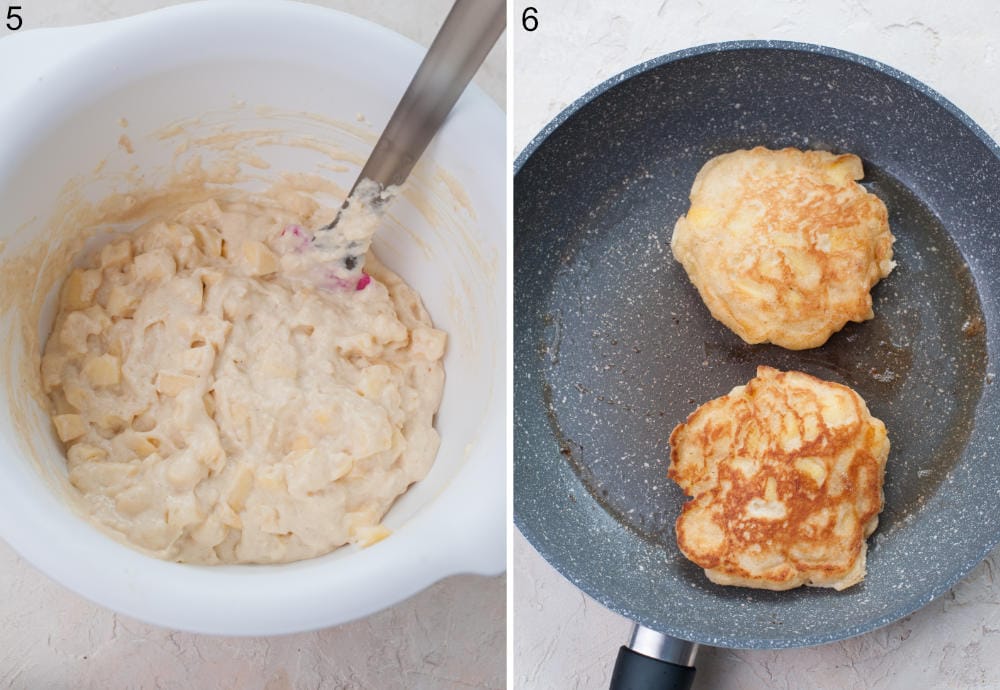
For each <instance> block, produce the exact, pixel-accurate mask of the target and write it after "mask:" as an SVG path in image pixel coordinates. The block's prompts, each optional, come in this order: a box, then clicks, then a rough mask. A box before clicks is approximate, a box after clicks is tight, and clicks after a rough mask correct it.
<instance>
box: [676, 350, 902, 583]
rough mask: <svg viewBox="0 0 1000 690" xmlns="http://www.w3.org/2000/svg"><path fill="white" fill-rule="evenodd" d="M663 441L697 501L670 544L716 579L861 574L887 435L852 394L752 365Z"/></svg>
mask: <svg viewBox="0 0 1000 690" xmlns="http://www.w3.org/2000/svg"><path fill="white" fill-rule="evenodd" d="M670 446H671V455H670V458H671V460H670V469H669V475H670V478H671V479H673V480H674V481H676V482H677V483H678V484H679V485H680V487H681V488H682V489H683V490H684V493H686V494H687V495H688V496H691V497H692V500H691V501H689V502H688V503H686V504H685V505H684V508H683V509H682V511H681V515H680V517H678V518H677V545H678V547H680V550H681V551H682V552H683V553H684V555H685V556H687V558H688V559H690V560H692V561H694V562H695V563H696V564H698V565H699V566H701V567H702V568H704V569H705V574H706V575H707V576H708V578H709V579H710V580H711V581H712V582H715V583H718V584H722V585H739V586H743V587H755V588H761V589H772V590H782V589H791V588H793V587H798V586H800V585H804V584H805V585H814V586H818V587H833V588H834V589H838V590H840V589H844V588H846V587H850V586H851V585H854V584H856V583H858V582H860V581H861V579H862V578H863V577H864V576H865V560H866V553H867V544H866V543H865V538H866V537H868V535H870V534H871V533H872V532H873V531H874V530H875V527H876V525H877V524H878V515H879V513H880V512H881V510H882V504H883V496H882V480H883V476H884V473H885V463H886V458H887V457H888V455H889V439H888V437H887V435H886V430H885V425H884V424H883V423H882V422H881V421H880V420H878V419H876V418H875V417H873V416H872V415H871V414H870V413H869V411H868V407H867V406H866V405H865V402H864V400H862V399H861V396H859V395H858V394H857V393H855V392H854V391H853V390H851V389H850V388H848V387H847V386H842V385H840V384H837V383H830V382H828V381H823V380H820V379H817V378H815V377H813V376H809V375H808V374H803V373H801V372H797V371H789V372H780V371H777V370H776V369H772V368H770V367H759V368H758V369H757V377H756V378H754V379H753V380H751V381H750V382H749V383H748V384H746V385H745V386H737V387H736V388H734V389H733V390H732V391H731V392H730V393H729V394H728V395H724V396H722V397H721V398H716V399H715V400H712V401H710V402H707V403H705V404H704V405H702V406H701V407H699V408H698V409H697V410H695V411H694V412H693V413H692V414H691V416H689V417H688V418H687V420H686V421H685V422H683V423H682V424H678V425H677V428H675V429H674V431H673V434H671V436H670Z"/></svg>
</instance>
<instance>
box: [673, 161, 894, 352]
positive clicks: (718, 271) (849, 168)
mask: <svg viewBox="0 0 1000 690" xmlns="http://www.w3.org/2000/svg"><path fill="white" fill-rule="evenodd" d="M863 176H864V171H863V169H862V165H861V160H860V159H859V158H858V157H857V156H855V155H852V154H844V155H834V154H832V153H827V152H825V151H799V150H797V149H792V148H787V149H782V150H780V151H772V150H769V149H766V148H763V147H757V148H755V149H752V150H741V151H733V152H732V153H726V154H723V155H721V156H717V157H715V158H713V159H711V160H710V161H708V162H707V163H706V164H705V165H704V166H703V167H702V169H701V170H700V171H699V172H698V175H697V176H696V178H695V181H694V185H693V187H692V188H691V207H690V209H689V210H688V212H687V214H686V215H684V216H681V218H680V219H678V221H677V223H676V225H675V227H674V232H673V238H672V240H671V248H672V249H673V253H674V256H675V257H676V259H677V260H678V261H680V262H681V264H682V265H683V266H684V269H685V271H687V274H688V276H689V277H690V279H691V281H692V282H693V283H694V285H695V286H696V287H697V288H698V291H699V293H700V294H701V297H702V299H703V300H704V302H705V304H706V306H707V307H708V309H709V311H710V312H711V313H712V316H714V317H715V318H716V319H718V320H719V321H721V322H722V323H724V324H725V325H726V326H728V327H729V328H730V329H731V330H733V331H734V332H735V333H736V334H737V335H739V336H740V337H741V338H742V339H743V340H745V341H746V342H748V343H763V342H771V343H774V344H776V345H780V346H782V347H786V348H789V349H792V350H801V349H805V348H812V347H818V346H820V345H822V344H823V343H825V342H826V341H827V339H828V338H829V337H830V335H831V334H833V333H835V332H836V331H839V330H840V329H841V328H843V327H844V324H846V323H847V322H848V321H864V320H866V319H870V318H872V317H873V316H874V313H873V311H872V300H871V295H870V294H869V293H870V290H871V288H872V287H873V286H874V285H875V284H876V283H877V282H878V281H879V280H880V279H882V278H884V277H885V276H887V275H889V272H890V271H891V270H892V268H893V266H894V265H895V264H894V263H893V261H892V243H893V241H894V238H893V236H892V234H891V233H890V231H889V221H888V213H887V211H886V208H885V204H883V203H882V201H881V200H880V199H879V198H878V197H876V196H875V195H873V194H869V193H868V192H867V191H866V190H865V188H864V187H862V186H861V185H859V184H857V182H856V181H855V180H860V179H861V178H862V177H863Z"/></svg>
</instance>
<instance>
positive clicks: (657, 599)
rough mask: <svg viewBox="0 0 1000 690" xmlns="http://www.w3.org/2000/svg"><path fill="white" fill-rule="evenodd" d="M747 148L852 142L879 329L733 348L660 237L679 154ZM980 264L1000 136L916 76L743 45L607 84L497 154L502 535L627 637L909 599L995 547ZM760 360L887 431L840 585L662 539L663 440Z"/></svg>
mask: <svg viewBox="0 0 1000 690" xmlns="http://www.w3.org/2000/svg"><path fill="white" fill-rule="evenodd" d="M758 144H759V145H765V146H768V147H770V148H781V147H785V146H794V147H798V148H803V149H824V150H831V151H835V152H851V153H855V154H857V155H859V156H860V157H861V158H862V160H863V162H864V166H865V172H866V177H865V179H864V180H863V181H862V183H863V184H864V185H865V186H866V187H867V188H868V189H869V191H871V192H873V193H875V194H877V195H878V196H879V197H880V198H881V199H882V200H883V201H884V202H885V203H886V206H887V207H888V209H889V221H890V225H891V228H892V231H893V234H894V235H895V236H896V238H897V241H896V244H895V248H894V252H895V258H896V260H897V262H898V266H897V267H896V269H895V270H894V271H893V273H892V274H891V275H890V276H889V277H888V278H887V279H885V280H883V281H882V282H881V283H879V285H877V286H876V287H875V289H874V291H873V299H874V308H875V318H874V319H873V320H870V321H867V322H865V323H851V324H848V325H847V326H846V327H845V328H844V329H843V330H842V331H840V332H839V333H836V334H834V335H833V336H832V337H831V338H830V340H829V341H828V342H827V343H826V344H825V345H824V346H822V347H820V348H816V349H813V350H805V351H799V352H793V351H788V350H783V349H781V348H778V347H774V346H770V345H755V346H751V345H746V344H745V343H743V341H741V340H740V339H739V338H738V337H737V336H736V335H735V334H733V333H731V332H730V331H729V330H727V329H726V328H725V327H724V326H722V325H721V324H720V323H718V322H717V321H715V320H714V319H713V318H712V317H711V316H710V315H709V313H708V310H707V309H706V307H705V306H704V304H703V303H702V301H701V299H700V298H699V296H698V293H697V291H696V290H695V288H694V287H693V286H692V285H691V283H690V282H689V280H688V278H687V276H686V275H685V273H684V271H683V269H682V267H681V266H680V264H678V263H677V262H676V261H675V260H674V259H673V257H672V255H671V252H670V247H669V242H670V235H671V232H672V229H673V224H674V222H675V220H676V219H677V218H678V217H679V216H680V215H681V214H682V213H684V212H685V211H686V210H687V206H688V199H687V196H688V192H689V191H690V188H691V183H692V182H693V180H694V176H695V173H696V172H697V171H698V169H699V168H700V167H701V166H702V165H703V164H704V163H705V162H706V161H707V160H708V159H710V158H711V157H713V156H715V155H718V154H721V153H724V152H726V151H731V150H734V149H738V148H749V147H752V146H755V145H758ZM998 276H1000V149H998V148H997V145H996V144H995V143H994V142H993V141H991V140H990V138H989V137H988V136H987V135H986V133H985V132H983V131H982V129H980V128H979V127H978V126H977V125H976V124H975V123H973V122H972V121H971V120H970V119H969V118H968V117H967V116H966V115H964V114H963V113H962V112H961V111H959V110H958V109H957V108H956V107H955V106H954V105H952V104H951V103H949V102H948V101H947V100H945V99H944V98H943V97H942V96H940V95H939V94H937V93H935V92H934V91H933V90H931V89H929V88H928V87H926V86H925V85H923V84H921V83H920V82H918V81H916V80H914V79H912V78H911V77H909V76H907V75H905V74H902V73H900V72H898V71H896V70H895V69H892V68H891V67H888V66H886V65H883V64H880V63H877V62H874V61H872V60H869V59H866V58H863V57H859V56H857V55H852V54H849V53H845V52H842V51H839V50H834V49H831V48H827V47H820V46H814V45H806V44H800V43H787V42H774V41H748V42H731V43H721V44H713V45H707V46H702V47H697V48H692V49H689V50H683V51H681V52H677V53H672V54H669V55H666V56H663V57H660V58H656V59H654V60H651V61H649V62H646V63H644V64H641V65H638V66H637V67H634V68H632V69H630V70H628V71H626V72H624V73H622V74H620V75H618V76H616V77H614V78H612V79H609V80H608V81H606V82H604V83H603V84H601V85H600V86H598V87H596V88H595V89H593V90H592V91H590V92H589V93H587V94H586V95H585V96H583V97H582V98H580V99H579V100H578V101H576V102H575V103H573V104H572V105H571V106H570V107H568V108H567V109H566V110H565V111H563V112H562V113H561V114H560V115H559V116H558V117H557V118H556V119H555V120H554V121H553V122H551V123H550V124H549V125H548V126H546V127H545V129H544V130H543V131H542V132H541V133H540V134H539V135H538V136H537V137H536V138H535V139H534V140H533V141H532V142H531V143H530V144H529V146H528V147H527V148H526V149H525V150H524V151H523V152H522V154H521V155H520V156H519V157H518V159H517V161H516V162H515V181H514V519H515V523H516V525H517V527H518V529H520V530H521V532H522V533H523V534H524V535H525V537H527V539H528V540H529V541H530V542H531V544H532V545H533V546H534V547H535V548H536V549H537V550H538V551H539V553H540V554H541V555H542V556H543V557H544V558H545V559H546V560H547V561H548V562H549V563H551V564H552V565H553V566H554V567H555V568H556V569H557V570H558V571H559V572H561V573H562V574H563V575H564V576H565V577H566V578H568V579H569V580H570V581H572V582H573V583H574V584H575V585H576V586H577V587H579V588H580V589H582V590H583V591H584V592H586V593H587V594H589V595H590V596H591V597H593V598H594V599H596V600H597V601H599V602H600V603H602V604H603V605H605V606H606V607H608V608H610V609H612V610H614V611H616V612H618V613H620V614H622V615H624V616H626V617H628V618H630V619H632V620H633V621H635V622H636V623H638V624H639V625H640V626H643V627H642V628H640V629H639V630H640V632H642V631H643V630H645V629H646V628H648V629H651V630H653V631H658V632H660V633H663V634H665V635H667V636H671V637H672V638H677V639H679V640H686V641H691V642H695V643H702V644H709V645H716V646H724V647H738V648H779V647H795V646H806V645H815V644H820V643H825V642H831V641H834V640H839V639H843V638H846V637H849V636H852V635H858V634H861V633H864V632H867V631H869V630H872V629H874V628H877V627H879V626H882V625H885V624H887V623H890V622H892V621H894V620H896V619H898V618H901V617H903V616H905V615H907V614H909V613H911V612H913V611H914V610H916V609H918V608H919V607H921V606H923V605H924V604H926V603H928V602H929V601H931V600H932V599H933V598H934V597H936V596H938V595H940V594H942V593H943V592H945V591H946V590H948V589H949V588H950V587H951V586H952V585H954V584H955V583H956V582H957V581H958V580H959V579H960V578H961V577H963V576H964V575H965V574H966V573H968V572H969V570H971V569H972V568H973V567H974V566H975V565H976V564H977V563H978V562H979V561H980V560H981V559H982V558H983V557H984V556H985V555H986V554H987V553H988V552H989V551H990V550H991V549H992V548H993V547H994V546H995V545H996V544H997V543H998V541H1000V510H997V508H996V505H997V501H998V498H1000V462H998V459H1000V458H998V453H997V452H996V450H995V447H996V444H997V443H998V440H1000V438H998V437H1000V431H998V422H1000V391H998V388H1000V382H995V381H994V376H995V373H996V368H997V367H996V363H997V361H998V356H1000V352H998V349H1000V339H998V335H997V333H998V328H1000V311H998V300H997V299H996V297H997V295H996V292H997V290H998V289H1000V285H998V280H1000V278H998ZM759 364H766V365H770V366H772V367H775V368H778V369H781V370H788V369H797V370H800V371H805V372H807V373H811V374H814V375H816V376H818V377H820V378H823V379H826V380H830V381H836V382H839V383H844V384H847V385H849V386H851V387H852V388H854V389H855V390H856V391H858V392H859V393H860V394H861V395H862V396H863V397H864V399H865V400H866V401H867V403H868V405H869V407H870V409H871V411H872V413H873V414H874V415H875V416H877V417H879V418H880V419H882V420H883V421H884V422H885V423H886V426H887V428H888V430H889V437H890V440H891V442H892V451H891V453H890V456H889V461H888V467H887V473H886V482H885V510H884V511H883V513H882V515H881V520H880V524H879V527H878V530H877V531H876V532H875V534H874V535H873V536H872V537H871V538H870V539H869V551H868V574H867V577H866V578H865V580H864V581H863V583H861V584H859V585H856V586H854V587H851V588H849V589H847V590H846V591H843V592H835V591H833V590H828V589H816V588H807V587H806V588H800V589H797V590H792V591H787V592H768V591H761V590H750V589H743V588H729V587H722V586H717V585H714V584H712V583H711V582H709V581H708V580H707V579H706V577H705V576H704V574H703V572H702V571H701V569H700V568H698V567H697V566H695V565H694V564H692V563H690V562H689V561H687V560H686V559H685V558H684V557H683V556H682V555H681V554H680V552H679V551H678V549H677V546H676V542H675V536H674V521H675V520H676V518H677V515H678V514H679V512H680V508H681V505H682V504H683V502H684V501H685V497H684V496H683V494H682V492H681V491H680V489H679V488H678V487H677V486H675V485H674V484H673V483H672V482H671V481H670V480H668V479H667V476H666V469H667V464H668V461H669V454H670V449H669V444H668V436H669V434H670V431H671V429H672V428H673V427H674V425H675V424H677V423H678V422H680V421H682V420H683V419H685V417H686V416H687V415H688V414H689V413H690V412H692V411H693V410H694V409H695V407H697V406H698V405H700V404H701V403H703V402H705V401H707V400H710V399H712V398H715V397H717V396H720V395H723V394H725V393H727V392H728V391H729V390H730V389H732V388H733V387H734V386H737V385H740V384H743V383H746V382H747V381H748V380H750V379H751V378H752V377H753V376H754V373H755V370H756V367H757V365H759ZM640 636H641V635H640ZM665 639H666V638H665ZM623 649H624V648H623ZM623 653H624V652H623ZM644 658H645V657H644ZM626 661H627V660H626ZM619 664H620V665H621V664H622V659H621V657H620V658H619ZM626 670H627V669H626ZM687 682H689V680H688V681H687ZM677 687H681V685H678V686H677Z"/></svg>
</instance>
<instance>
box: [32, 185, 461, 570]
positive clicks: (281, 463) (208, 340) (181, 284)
mask: <svg viewBox="0 0 1000 690" xmlns="http://www.w3.org/2000/svg"><path fill="white" fill-rule="evenodd" d="M301 221H302V218H301V216H297V215H296V213H295V212H294V211H292V210H289V209H286V208H284V207H282V206H281V205H280V204H277V203H275V204H269V203H267V202H265V201H260V200H258V201H254V202H250V201H241V200H208V201H204V202H200V203H197V204H195V205H193V206H190V207H188V208H185V209H182V210H180V211H179V212H177V213H176V214H174V215H173V216H172V217H168V218H165V219H163V220H161V221H156V222H151V223H147V224H146V225H144V226H142V227H140V228H139V229H138V230H136V231H135V232H133V233H132V234H130V235H128V236H125V237H122V238H120V239H117V240H115V241H113V242H111V243H110V244H107V245H105V246H104V247H103V248H101V249H100V250H99V251H97V252H94V253H92V254H91V255H90V256H88V257H86V259H85V262H84V264H83V266H84V267H83V268H77V269H75V270H73V272H72V273H71V274H70V275H69V277H68V278H67V279H66V282H65V284H64V286H63V289H62V293H61V297H60V303H59V311H58V315H57V317H56V320H55V325H54V327H53V330H52V334H51V336H50V337H49V339H48V342H47V344H46V347H45V353H44V356H43V358H42V382H43V386H44V389H45V392H46V394H47V395H48V396H49V399H50V402H51V407H52V415H53V416H52V419H53V423H54V425H55V428H56V431H57V433H58V435H59V438H60V439H61V440H62V441H63V442H64V443H65V446H66V456H67V462H68V466H69V478H70V482H71V483H72V484H73V486H75V487H76V488H77V489H78V490H79V491H80V492H81V494H82V497H83V502H84V505H85V506H86V508H87V510H88V511H89V512H90V514H91V517H92V518H93V520H95V521H97V522H99V523H101V524H102V525H104V526H106V527H108V528H110V529H112V530H114V531H115V532H118V533H120V534H121V535H123V536H124V538H125V539H127V540H128V542H130V543H131V544H133V545H135V546H136V547H139V548H141V549H143V550H145V551H147V552H151V553H152V554H154V555H156V556H158V557H160V558H165V559H170V560H176V561H183V562H191V563H276V562H287V561H294V560H299V559H303V558H310V557H313V556H317V555H320V554H324V553H327V552H329V551H331V550H333V549H335V548H337V547H339V546H341V545H343V544H347V543H356V544H361V545H368V544H372V543H374V542H376V541H378V540H379V539H381V538H383V537H385V536H386V535H388V530H386V529H385V528H384V527H383V526H382V525H381V520H382V517H383V516H384V514H385V513H386V511H387V510H388V509H389V507H390V506H391V505H392V503H393V501H395V499H396V498H397V497H398V496H399V495H400V494H402V493H403V492H405V491H406V489H407V487H409V486H410V485H411V484H412V483H413V482H416V481H418V480H420V479H422V478H423V477H424V476H425V475H426V474H427V472H428V470H429V469H430V467H431V464H432V463H433V461H434V457H435V455H436V453H437V450H438V445H439V437H438V434H437V432H436V431H435V429H434V426H433V422H434V415H435V413H436V412H437V409H438V406H439V404H440V401H441V393H442V388H443V385H444V369H443V366H442V362H441V360H442V357H443V355H444V350H445V343H446V335H445V333H444V332H443V331H440V330H437V329H435V328H434V327H433V325H432V323H431V319H430V317H429V315H428V314H427V311H426V310H425V309H424V307H423V305H422V303H421V300H420V297H419V296H418V295H417V293H416V292H414V290H412V289H411V288H410V287H409V286H407V285H406V284H405V283H404V282H403V281H402V280H401V279H400V278H399V277H398V276H396V275H395V274H394V273H392V272H391V271H389V270H388V269H387V268H385V267H384V266H383V265H382V264H381V263H379V261H378V260H377V259H376V258H375V257H374V256H372V255H371V254H369V255H368V257H367V261H366V262H365V263H364V270H363V271H362V270H361V269H360V267H353V266H352V267H351V270H349V271H345V270H344V269H345V267H344V266H343V265H342V264H339V265H338V264H331V262H330V261H329V257H327V256H325V253H324V252H323V251H322V250H316V249H314V248H313V247H312V236H311V234H310V233H308V232H307V231H305V230H303V228H302V225H301Z"/></svg>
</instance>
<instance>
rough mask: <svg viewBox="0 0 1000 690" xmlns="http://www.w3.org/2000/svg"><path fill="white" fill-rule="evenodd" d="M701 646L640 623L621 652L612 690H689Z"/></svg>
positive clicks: (616, 665)
mask: <svg viewBox="0 0 1000 690" xmlns="http://www.w3.org/2000/svg"><path fill="white" fill-rule="evenodd" d="M697 653H698V645H696V644H694V643H691V642H687V641H685V640H679V639H677V638H676V637H670V636H668V635H664V634H662V633H658V632H656V631H655V630H650V629H649V628H646V627H643V626H641V625H639V624H638V623H637V624H636V625H635V627H633V628H632V638H631V639H630V640H629V643H628V645H627V646H624V647H622V648H621V649H619V650H618V660H617V661H615V670H614V671H613V672H612V674H611V688H610V690H690V688H691V685H692V683H694V658H695V655H697Z"/></svg>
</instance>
